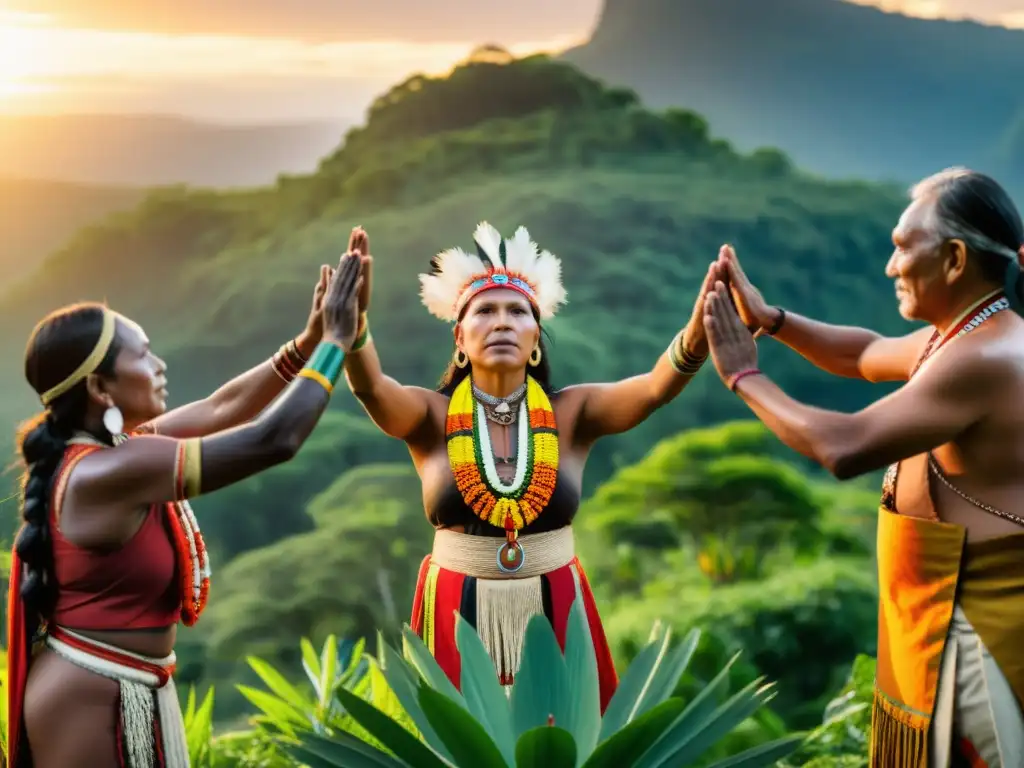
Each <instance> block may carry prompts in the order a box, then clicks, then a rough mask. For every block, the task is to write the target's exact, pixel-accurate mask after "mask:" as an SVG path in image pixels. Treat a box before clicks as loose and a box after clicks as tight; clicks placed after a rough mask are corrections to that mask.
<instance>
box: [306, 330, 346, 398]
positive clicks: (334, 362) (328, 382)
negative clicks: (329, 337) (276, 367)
mask: <svg viewBox="0 0 1024 768" xmlns="http://www.w3.org/2000/svg"><path fill="white" fill-rule="evenodd" d="M344 362H345V351H344V350H343V349H342V348H341V347H339V346H336V345H335V344H328V343H327V342H324V341H321V342H320V343H319V344H317V345H316V349H315V350H314V351H313V355H312V357H310V358H309V362H308V363H306V367H305V368H303V369H302V370H301V371H299V376H301V377H302V378H304V379H312V380H313V381H315V382H316V383H317V384H319V385H320V386H321V387H323V388H324V389H326V390H327V392H328V393H331V392H333V391H334V385H335V384H336V383H337V381H338V378H339V377H340V376H341V367H342V365H343V364H344Z"/></svg>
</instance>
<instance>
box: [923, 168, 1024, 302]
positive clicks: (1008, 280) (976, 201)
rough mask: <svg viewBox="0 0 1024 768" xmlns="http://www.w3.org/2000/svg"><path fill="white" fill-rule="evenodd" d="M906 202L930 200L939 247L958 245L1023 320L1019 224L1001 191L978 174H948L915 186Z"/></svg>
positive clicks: (1023, 226)
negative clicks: (1001, 289)
mask: <svg viewBox="0 0 1024 768" xmlns="http://www.w3.org/2000/svg"><path fill="white" fill-rule="evenodd" d="M910 196H911V198H912V199H914V200H920V199H922V198H934V199H935V207H934V208H933V216H934V231H935V234H936V236H937V237H939V238H941V239H942V240H943V241H945V240H952V239H959V240H963V241H964V244H965V245H966V246H967V250H968V253H969V254H970V255H972V256H974V258H975V259H977V263H978V266H979V268H980V269H981V272H982V274H983V275H984V276H985V277H987V278H988V279H990V280H992V281H993V282H1001V283H1002V284H1003V286H1004V290H1005V291H1006V298H1007V300H1008V301H1009V302H1010V306H1011V307H1012V308H1013V310H1014V311H1015V312H1016V313H1017V314H1018V315H1021V316H1024V296H1022V290H1021V282H1022V280H1021V264H1020V252H1021V247H1022V245H1024V223H1022V221H1021V217H1020V212H1019V211H1018V210H1017V206H1015V205H1014V204H1013V200H1011V199H1010V196H1009V194H1007V192H1006V190H1005V189H1003V188H1002V187H1001V186H1000V185H999V183H998V182H996V181H995V180H994V179H992V178H991V177H989V176H986V175H985V174H983V173H978V172H977V171H971V170H968V169H967V168H949V169H947V170H945V171H942V172H940V173H936V174H935V175H933V176H929V177H928V178H926V179H924V180H923V181H921V182H919V183H918V184H916V185H915V186H914V187H913V189H911V191H910Z"/></svg>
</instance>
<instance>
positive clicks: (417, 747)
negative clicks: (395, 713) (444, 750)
mask: <svg viewBox="0 0 1024 768" xmlns="http://www.w3.org/2000/svg"><path fill="white" fill-rule="evenodd" d="M335 696H337V697H338V699H339V700H340V701H341V704H342V706H343V707H345V709H346V710H347V711H348V713H349V714H350V715H352V717H353V718H355V720H356V722H358V723H359V724H360V725H361V726H363V728H365V729H366V730H367V731H369V732H370V734H371V735H372V736H373V737H374V738H376V739H377V740H378V741H379V742H380V743H381V744H383V745H384V746H385V747H387V748H388V749H389V750H391V752H392V753H394V755H395V757H397V758H398V759H399V760H403V761H405V762H406V763H408V764H409V765H412V766H416V768H445V761H443V760H442V759H441V758H439V757H438V756H437V755H435V754H434V753H433V752H431V750H430V748H429V747H428V746H426V745H425V744H424V743H423V742H422V741H420V740H419V739H417V738H416V737H415V736H413V735H412V734H411V733H409V732H408V731H407V730H405V728H403V727H402V726H401V725H399V724H398V723H396V722H395V721H394V720H392V719H391V718H390V717H388V716H387V715H386V714H384V713H383V712H381V711H380V710H379V709H377V708H376V707H375V706H373V705H372V704H369V703H367V702H365V701H363V700H362V699H360V698H359V697H358V696H356V695H355V694H354V693H352V692H350V691H346V690H345V689H344V688H339V689H338V690H337V691H336V692H335Z"/></svg>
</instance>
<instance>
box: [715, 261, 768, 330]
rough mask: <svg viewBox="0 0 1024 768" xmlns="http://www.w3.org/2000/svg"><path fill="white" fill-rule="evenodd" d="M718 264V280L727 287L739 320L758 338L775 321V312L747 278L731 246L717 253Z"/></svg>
mask: <svg viewBox="0 0 1024 768" xmlns="http://www.w3.org/2000/svg"><path fill="white" fill-rule="evenodd" d="M718 264H719V265H720V269H721V271H722V278H720V279H722V280H724V281H725V282H726V283H727V285H728V286H729V293H730V294H731V296H732V300H733V302H734V303H735V304H736V311H737V313H738V314H739V316H740V319H741V320H742V321H743V324H744V325H745V326H746V327H747V328H748V329H749V330H750V331H751V332H752V333H754V335H755V336H760V335H761V334H762V333H764V332H765V331H767V330H768V329H769V328H771V327H772V324H773V323H774V322H775V320H776V310H775V309H774V308H773V307H771V306H769V305H768V303H767V302H766V301H765V300H764V297H763V296H762V295H761V292H760V291H759V290H757V288H755V287H754V285H753V283H751V282H750V280H749V279H748V278H747V275H746V273H745V272H744V271H743V267H741V266H740V260H739V257H738V256H737V255H736V251H735V250H733V247H732V246H731V245H723V246H722V247H721V249H720V250H719V251H718Z"/></svg>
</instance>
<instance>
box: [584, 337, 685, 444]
mask: <svg viewBox="0 0 1024 768" xmlns="http://www.w3.org/2000/svg"><path fill="white" fill-rule="evenodd" d="M692 379H693V376H692V375H682V374H680V373H678V372H676V370H675V368H673V367H672V363H671V362H670V361H669V355H668V353H667V352H666V353H664V354H663V355H662V356H661V357H659V358H658V362H656V363H655V364H654V368H653V369H652V370H651V371H649V372H647V373H642V374H640V375H639V376H631V377H629V378H628V379H622V380H621V381H616V382H611V383H607V384H579V385H577V386H574V387H567V388H566V389H567V390H576V391H579V392H580V394H581V395H582V398H583V404H582V407H581V409H580V415H579V418H578V420H577V422H576V436H575V439H576V441H577V442H579V443H582V444H584V445H586V444H589V443H591V442H593V441H594V440H597V439H598V438H600V437H604V436H606V435H617V434H621V433H622V432H627V431H629V430H630V429H633V427H636V426H637V425H639V424H641V423H643V422H644V421H645V420H646V419H647V417H649V416H650V415H651V414H652V413H654V412H655V411H656V410H657V409H658V408H661V407H662V406H663V405H666V404H667V403H670V402H672V400H674V399H675V398H676V396H678V395H679V393H680V392H682V391H683V390H684V389H685V388H686V385H687V384H689V383H690V381H691V380H692Z"/></svg>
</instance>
